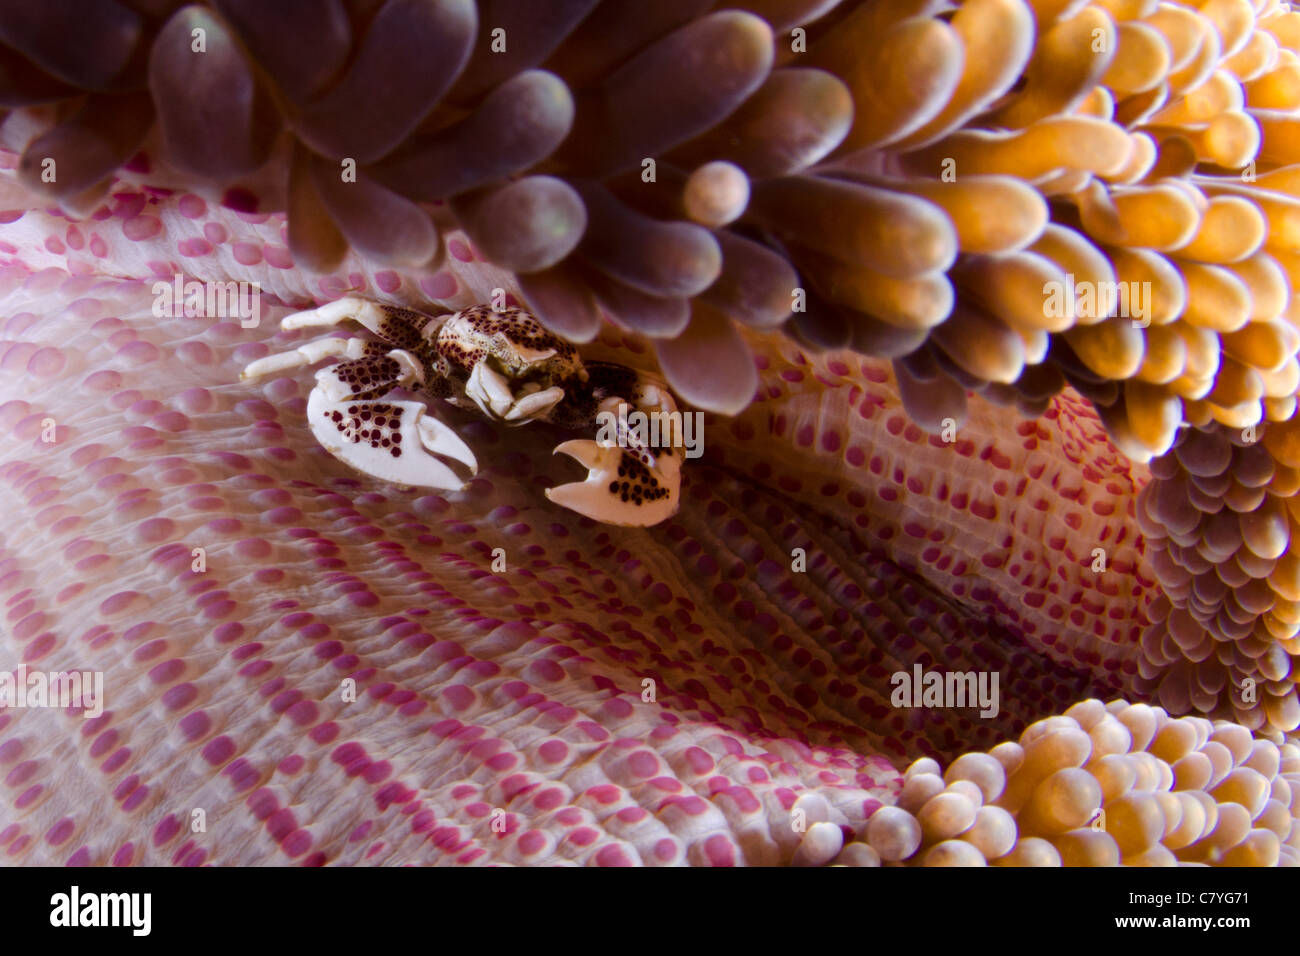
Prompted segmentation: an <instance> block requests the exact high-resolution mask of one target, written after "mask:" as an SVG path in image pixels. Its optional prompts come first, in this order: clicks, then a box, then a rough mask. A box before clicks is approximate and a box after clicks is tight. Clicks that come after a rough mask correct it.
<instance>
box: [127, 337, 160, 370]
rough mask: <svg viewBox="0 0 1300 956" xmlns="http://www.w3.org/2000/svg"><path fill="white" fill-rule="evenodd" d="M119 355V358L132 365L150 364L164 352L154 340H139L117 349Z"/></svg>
mask: <svg viewBox="0 0 1300 956" xmlns="http://www.w3.org/2000/svg"><path fill="white" fill-rule="evenodd" d="M117 355H118V358H121V359H122V360H124V361H126V362H129V363H130V364H132V365H148V364H149V363H150V362H156V361H158V359H159V358H160V357H161V355H162V352H160V351H159V350H158V346H156V345H154V344H153V343H152V342H144V341H140V340H137V341H135V342H128V343H127V344H126V345H124V346H122V347H121V348H120V349H118V350H117Z"/></svg>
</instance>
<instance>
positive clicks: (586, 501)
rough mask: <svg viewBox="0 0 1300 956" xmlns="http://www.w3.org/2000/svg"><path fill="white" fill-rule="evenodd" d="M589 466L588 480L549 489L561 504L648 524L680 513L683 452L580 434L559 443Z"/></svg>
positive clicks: (597, 517) (607, 519)
mask: <svg viewBox="0 0 1300 956" xmlns="http://www.w3.org/2000/svg"><path fill="white" fill-rule="evenodd" d="M555 451H556V452H562V453H564V454H566V455H568V456H569V457H570V458H573V459H574V460H576V461H578V462H580V463H581V464H583V465H586V466H587V468H588V469H590V474H588V475H587V480H586V481H575V482H570V483H569V484H567V485H558V486H557V487H555V488H548V489H546V497H547V498H549V499H550V500H551V501H553V502H555V503H556V504H557V505H561V506H562V507H565V508H568V509H570V510H571V511H576V512H578V514H581V515H586V516H587V517H588V518H591V519H592V520H593V521H601V522H604V523H605V524H618V525H629V526H634V527H648V526H649V525H652V524H658V523H659V522H660V521H663V520H665V519H666V518H671V517H672V516H673V515H675V514H676V513H677V506H678V502H679V498H680V490H681V468H682V461H681V456H680V454H679V453H678V452H676V451H675V450H674V449H672V448H656V449H635V448H620V447H618V446H610V445H602V444H600V443H598V442H594V441H590V440H586V439H576V440H574V441H566V442H561V443H560V444H559V445H556V446H555Z"/></svg>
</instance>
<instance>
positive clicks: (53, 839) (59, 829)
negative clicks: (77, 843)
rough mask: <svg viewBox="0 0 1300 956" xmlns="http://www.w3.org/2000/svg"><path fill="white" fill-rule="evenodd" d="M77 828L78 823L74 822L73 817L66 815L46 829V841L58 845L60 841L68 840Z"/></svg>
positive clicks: (51, 844)
mask: <svg viewBox="0 0 1300 956" xmlns="http://www.w3.org/2000/svg"><path fill="white" fill-rule="evenodd" d="M76 828H77V825H76V824H75V823H73V822H72V817H64V818H63V819H62V820H60V821H59V822H58V823H56V824H54V826H52V827H50V828H49V829H48V830H47V831H45V842H46V843H48V844H49V845H50V846H58V845H59V844H60V843H64V842H66V841H67V840H68V838H69V837H71V836H72V831H73V830H75V829H76Z"/></svg>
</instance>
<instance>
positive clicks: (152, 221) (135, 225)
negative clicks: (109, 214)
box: [122, 216, 162, 242]
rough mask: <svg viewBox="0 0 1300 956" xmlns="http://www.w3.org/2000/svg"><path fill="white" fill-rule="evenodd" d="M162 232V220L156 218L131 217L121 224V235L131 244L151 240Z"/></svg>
mask: <svg viewBox="0 0 1300 956" xmlns="http://www.w3.org/2000/svg"><path fill="white" fill-rule="evenodd" d="M160 232H162V220H160V219H158V218H157V217H156V216H133V217H132V218H130V219H128V220H127V221H126V222H124V223H122V234H123V235H124V236H126V237H127V238H128V239H130V240H131V241H132V242H143V241H144V240H146V239H152V238H153V237H154V236H156V235H158V233H160Z"/></svg>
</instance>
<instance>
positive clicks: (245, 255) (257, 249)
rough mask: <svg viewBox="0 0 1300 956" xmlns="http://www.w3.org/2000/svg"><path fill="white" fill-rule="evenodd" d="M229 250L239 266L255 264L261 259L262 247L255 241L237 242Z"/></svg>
mask: <svg viewBox="0 0 1300 956" xmlns="http://www.w3.org/2000/svg"><path fill="white" fill-rule="evenodd" d="M230 251H231V252H232V254H233V255H234V257H235V261H236V262H238V263H239V264H240V265H241V266H255V265H259V264H260V263H261V261H262V247H261V246H260V245H258V244H257V243H255V242H237V243H235V244H234V245H233V246H231V247H230Z"/></svg>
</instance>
